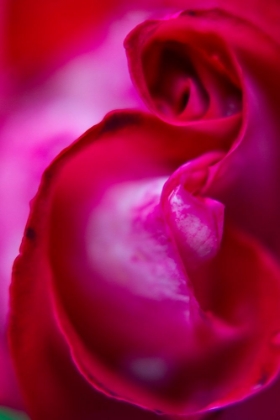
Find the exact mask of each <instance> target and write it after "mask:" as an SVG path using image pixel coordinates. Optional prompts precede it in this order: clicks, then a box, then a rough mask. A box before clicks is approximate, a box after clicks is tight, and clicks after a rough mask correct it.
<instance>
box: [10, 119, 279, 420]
mask: <svg viewBox="0 0 280 420" xmlns="http://www.w3.org/2000/svg"><path fill="white" fill-rule="evenodd" d="M174 139H176V141H174ZM191 139H192V136H191V135H190V137H189V138H188V137H186V131H185V129H181V128H178V127H175V128H174V127H171V126H169V125H166V124H165V123H163V122H160V121H159V120H157V119H155V118H153V117H151V116H147V115H145V114H140V113H137V112H115V113H112V114H110V115H109V116H107V117H106V118H105V119H104V121H103V122H101V123H100V124H99V125H97V126H95V127H93V128H92V129H91V130H89V131H88V132H87V133H85V135H84V136H82V138H81V139H80V140H79V141H77V142H76V143H74V144H73V145H72V146H71V147H69V148H68V149H67V150H66V151H64V152H63V153H62V154H61V155H60V156H59V157H58V158H57V159H56V160H55V161H54V162H53V164H52V165H51V166H50V167H49V168H48V169H47V171H46V172H45V174H44V177H43V181H42V184H41V187H40V190H39V193H38V195H37V196H36V198H35V200H34V202H33V205H32V212H31V216H30V218H29V221H28V225H27V228H26V237H25V238H24V240H23V243H22V247H21V255H20V256H19V257H18V259H17V261H16V263H15V268H14V280H13V284H12V291H11V296H12V301H11V308H12V309H11V321H10V340H11V345H12V354H13V358H14V360H15V364H16V368H17V372H18V376H19V378H20V383H21V387H22V389H23V392H24V396H25V399H26V403H27V405H28V408H29V410H30V413H32V415H33V417H34V419H37V418H38V420H39V419H40V420H41V419H42V418H44V416H46V417H45V418H47V415H48V416H50V415H52V418H54V415H56V414H55V413H59V415H60V418H63V416H64V417H65V416H66V415H67V416H68V417H67V418H74V417H77V415H78V414H77V413H78V407H79V406H80V404H81V401H84V402H83V409H84V418H85V419H86V418H87V416H88V418H90V416H92V415H93V413H95V411H96V410H97V411H99V410H100V411H102V410H103V409H104V405H103V402H104V401H107V399H106V397H105V396H102V397H101V396H99V395H100V394H99V393H97V391H96V390H99V391H101V392H102V393H103V394H105V395H107V396H110V397H112V398H115V399H116V400H124V401H126V402H129V403H133V404H135V405H137V406H140V407H145V408H147V409H148V410H150V411H155V410H158V411H160V412H164V413H166V414H170V415H173V416H174V415H183V414H191V415H193V414H198V413H200V412H201V411H205V412H207V411H208V410H209V409H212V408H214V407H217V406H218V407H220V406H223V405H226V404H229V403H231V402H234V401H236V400H239V399H242V398H244V397H246V396H248V395H250V394H251V393H254V392H256V391H257V390H258V385H259V383H260V381H262V382H266V383H269V382H270V381H271V380H272V379H273V378H274V376H275V375H276V373H277V371H278V368H279V358H280V349H279V347H277V345H276V346H275V345H274V344H273V340H274V336H275V334H277V332H278V331H279V330H280V313H279V305H278V302H279V298H280V285H279V269H278V267H277V266H276V265H275V263H274V262H273V261H272V260H271V258H270V257H269V256H268V255H267V253H266V252H265V251H264V250H263V249H262V247H261V246H259V245H258V244H257V243H255V241H253V240H252V239H250V238H247V237H246V236H244V235H243V234H240V233H238V232H237V231H235V229H232V228H230V227H229V223H228V220H227V218H226V219H225V221H224V222H223V206H222V205H221V204H220V203H219V202H217V201H215V200H212V199H210V198H207V197H205V196H204V195H203V191H204V190H205V188H206V187H207V185H208V182H210V181H211V167H212V166H213V165H215V163H216V162H217V161H218V162H219V161H220V159H221V158H222V157H223V152H219V151H218V152H215V153H213V152H211V153H209V150H211V149H210V148H209V149H207V148H206V146H205V154H203V156H201V157H200V158H197V157H198V153H197V149H196V147H197V146H196V145H195V146H193V143H189V140H191ZM221 149H222V150H223V148H221ZM200 150H201V149H200ZM206 152H207V153H206ZM195 158H197V159H195ZM185 162H188V163H187V164H185ZM209 180H210V181H209ZM188 218H190V219H192V220H195V223H188ZM223 225H224V228H223ZM194 228H195V229H194ZM222 230H224V233H223V234H222ZM34 314H36V317H34ZM70 354H71V356H70ZM23 360H24V361H25V362H24V363H23ZM248 361H250V363H249V364H248ZM38 372H39V374H38ZM41 372H42V374H43V378H44V380H41ZM66 377H67V378H68V377H69V381H68V380H67V381H66V384H67V386H66V387H65V385H64V384H65V378H66ZM264 378H265V379H264ZM61 381H62V382H61ZM35 394H36V395H38V396H39V395H41V397H40V398H38V399H36V400H35V399H34V395H35ZM100 398H101V400H100ZM38 401H39V402H38ZM69 401H70V403H69ZM111 403H112V404H120V403H117V402H116V401H115V400H111ZM105 404H106V405H107V402H106V403H105ZM54 407H55V410H54ZM97 407H98V408H97ZM100 407H101V408H100ZM118 407H120V412H121V411H122V410H130V409H131V410H136V412H137V413H139V416H140V417H139V418H141V415H142V413H143V412H142V411H138V410H140V409H137V408H135V407H134V408H128V407H127V406H123V405H118ZM125 407H127V408H125ZM116 410H117V409H116ZM53 411H55V413H53ZM125 413H126V411H125ZM140 413H141V414H140ZM79 415H81V414H80V412H79ZM125 415H126V414H123V416H124V417H125ZM137 415H138V414H137ZM149 415H151V416H153V414H149ZM58 418H59V417H58Z"/></svg>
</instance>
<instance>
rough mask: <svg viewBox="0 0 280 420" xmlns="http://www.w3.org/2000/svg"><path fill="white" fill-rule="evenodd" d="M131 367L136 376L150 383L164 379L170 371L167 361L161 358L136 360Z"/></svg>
mask: <svg viewBox="0 0 280 420" xmlns="http://www.w3.org/2000/svg"><path fill="white" fill-rule="evenodd" d="M129 367H130V371H131V372H132V373H133V375H134V376H136V377H137V378H138V379H140V380H145V381H148V382H154V381H159V380H162V379H164V378H165V376H166V374H167V371H168V366H167V363H166V361H165V360H164V359H162V358H160V357H145V358H139V359H134V360H133V361H132V362H131V363H130V366H129Z"/></svg>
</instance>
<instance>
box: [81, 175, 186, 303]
mask: <svg viewBox="0 0 280 420" xmlns="http://www.w3.org/2000/svg"><path fill="white" fill-rule="evenodd" d="M165 182H166V178H157V179H152V180H149V179H148V180H142V181H134V182H125V183H121V184H117V185H115V186H112V188H110V189H109V190H107V191H106V193H105V194H104V196H103V199H102V201H101V202H100V205H99V206H98V207H96V208H95V209H94V211H93V213H92V215H91V219H90V221H89V224H88V230H87V235H86V240H87V244H86V245H87V251H88V257H89V261H90V264H91V265H92V267H93V269H94V270H95V271H96V270H97V272H99V273H100V274H101V275H102V276H103V278H104V280H105V281H109V282H114V283H115V284H119V285H120V286H122V287H125V288H126V289H128V290H130V292H132V293H133V294H136V295H138V296H142V297H146V298H151V299H157V300H162V299H171V300H176V301H181V302H184V303H185V304H187V305H189V295H188V290H187V287H186V276H185V274H184V273H183V272H182V270H181V268H180V267H179V266H178V257H177V254H176V251H175V249H174V246H173V243H172V241H171V239H170V237H169V235H168V233H167V231H166V224H165V221H164V220H163V217H162V215H161V207H160V206H159V203H160V197H161V192H162V187H163V185H164V183H165Z"/></svg>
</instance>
